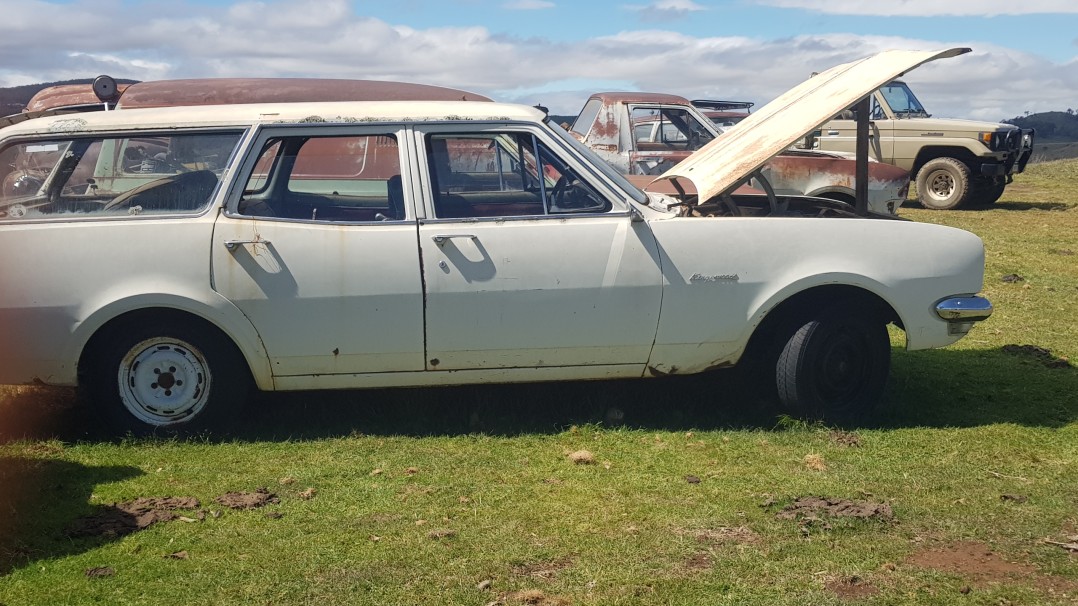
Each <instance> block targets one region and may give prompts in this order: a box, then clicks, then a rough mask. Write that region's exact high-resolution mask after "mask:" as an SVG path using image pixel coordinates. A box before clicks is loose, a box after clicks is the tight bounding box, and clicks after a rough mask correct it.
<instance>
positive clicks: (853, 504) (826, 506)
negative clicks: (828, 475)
mask: <svg viewBox="0 0 1078 606" xmlns="http://www.w3.org/2000/svg"><path fill="white" fill-rule="evenodd" d="M775 517H776V518H778V519H780V520H798V521H801V522H808V521H815V520H820V519H822V518H856V519H863V520H868V519H878V520H884V521H891V520H893V519H894V517H895V514H894V512H893V511H892V510H891V505H890V504H888V503H877V502H875V501H854V500H850V499H837V498H834V497H801V498H799V499H797V500H795V501H794V502H793V503H790V504H789V505H787V506H786V507H783V508H782V511H780V512H778V513H777V514H775Z"/></svg>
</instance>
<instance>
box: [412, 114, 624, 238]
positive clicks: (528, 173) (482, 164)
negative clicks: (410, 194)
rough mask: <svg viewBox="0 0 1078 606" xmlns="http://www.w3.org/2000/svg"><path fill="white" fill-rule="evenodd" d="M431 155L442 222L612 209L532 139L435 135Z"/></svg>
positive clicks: (513, 135) (505, 135) (430, 141)
mask: <svg viewBox="0 0 1078 606" xmlns="http://www.w3.org/2000/svg"><path fill="white" fill-rule="evenodd" d="M426 151H427V159H428V162H429V166H430V179H431V183H430V189H431V191H432V192H433V193H434V212H435V216H436V217H438V218H463V217H514V216H536V215H539V216H541V215H551V214H570V213H595V212H605V211H607V210H609V209H610V203H609V201H607V200H606V199H605V198H604V197H603V196H601V195H600V194H599V193H598V192H597V191H596V190H595V189H594V188H593V187H592V186H591V185H589V184H588V183H586V182H585V181H584V180H582V179H580V177H579V176H578V175H577V174H576V172H575V171H574V170H573V169H572V168H571V167H569V166H568V165H567V164H566V163H565V162H564V161H563V160H562V159H561V158H559V157H558V156H557V155H556V154H554V153H553V152H552V151H551V150H550V149H549V148H548V147H547V146H546V145H544V144H543V143H542V142H540V141H539V140H538V139H537V138H536V137H535V136H534V135H532V134H528V133H509V132H506V133H491V132H483V133H475V134H471V133H468V134H462V133H454V134H431V135H427V138H426Z"/></svg>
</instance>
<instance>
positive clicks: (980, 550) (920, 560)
mask: <svg viewBox="0 0 1078 606" xmlns="http://www.w3.org/2000/svg"><path fill="white" fill-rule="evenodd" d="M906 561H907V563H909V564H911V565H913V566H917V567H920V568H930V569H932V570H938V571H940V572H946V573H949V574H954V575H957V576H960V577H962V579H963V580H965V581H967V582H971V583H973V584H975V585H984V584H987V583H990V582H994V583H1005V582H1007V581H1008V580H1012V579H1017V578H1020V577H1024V578H1027V579H1029V578H1030V577H1033V576H1035V575H1037V569H1036V568H1034V567H1032V566H1030V565H1028V564H1019V563H1015V562H1008V561H1006V560H1004V559H1003V558H1002V557H1001V556H1000V555H999V554H998V553H996V552H994V551H992V548H991V547H989V546H988V545H985V544H984V543H980V542H976V541H962V542H958V543H952V544H950V545H946V546H944V547H935V548H932V549H924V550H921V551H918V552H917V553H914V554H913V555H911V556H910V557H909V558H908V559H907V560H906Z"/></svg>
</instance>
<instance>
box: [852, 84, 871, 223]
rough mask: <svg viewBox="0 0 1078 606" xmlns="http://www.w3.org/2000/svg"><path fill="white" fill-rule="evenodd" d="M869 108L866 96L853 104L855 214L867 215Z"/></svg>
mask: <svg viewBox="0 0 1078 606" xmlns="http://www.w3.org/2000/svg"><path fill="white" fill-rule="evenodd" d="M870 108H871V104H870V103H869V98H868V97H865V98H864V99H861V100H860V101H858V102H857V105H855V106H854V110H855V111H856V112H857V155H856V158H855V163H856V172H855V180H854V186H853V187H854V189H853V191H854V197H855V198H856V206H857V214H859V215H861V216H866V215H868V126H869V123H868V122H869V121H868V112H869V110H870Z"/></svg>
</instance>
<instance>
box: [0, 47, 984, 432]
mask: <svg viewBox="0 0 1078 606" xmlns="http://www.w3.org/2000/svg"><path fill="white" fill-rule="evenodd" d="M960 52H962V51H961V49H956V50H953V51H944V52H940V53H936V52H912V51H901V52H900V51H890V52H888V53H883V54H881V55H877V56H875V57H871V58H868V59H865V60H862V61H858V62H854V63H850V64H846V65H842V66H838V67H836V68H833V69H831V70H829V71H827V72H824V73H822V74H820V75H818V76H815V77H814V78H812V79H811V80H809V81H807V82H806V83H804V84H802V85H800V86H798V87H797V88H795V89H793V90H792V91H790V92H789V93H787V94H786V95H784V96H783V97H781V98H780V99H778V100H776V102H774V103H772V104H770V105H768V106H767V107H764V108H762V109H761V110H759V111H758V112H755V113H753V114H752V115H751V116H750V117H749V118H747V119H746V120H745V121H744V122H743V123H742V124H740V125H739V126H738V127H737V128H736V129H733V130H731V132H730V133H727V135H725V136H723V137H721V138H719V139H717V140H716V141H714V142H712V143H711V144H710V145H708V146H707V147H705V148H704V149H702V150H700V151H699V152H697V153H696V154H694V155H693V156H692V157H690V158H689V159H688V160H687V161H685V162H683V163H681V164H679V165H677V166H675V167H674V168H673V169H672V170H671V171H669V172H668V173H667V174H665V175H663V176H662V177H660V180H661V181H660V184H661V183H662V182H663V181H672V183H673V186H674V189H676V190H678V191H682V192H684V191H685V190H684V189H683V188H682V187H681V185H679V183H684V180H685V179H691V181H692V183H693V185H694V187H693V188H692V189H693V192H696V193H693V194H684V193H683V194H682V195H678V196H670V195H666V194H662V193H649V192H646V191H642V190H640V189H637V188H636V187H634V186H632V185H631V184H629V183H628V182H627V181H625V179H623V178H622V177H621V176H620V175H618V174H617V173H616V172H614V171H613V170H612V169H611V168H609V167H608V166H607V165H606V163H605V162H603V161H602V160H600V159H598V158H597V157H595V156H594V155H592V154H591V153H590V152H589V151H588V150H586V149H584V148H583V147H582V146H580V144H578V143H577V142H576V141H575V140H573V139H572V138H571V137H570V136H569V135H568V134H567V133H565V132H564V131H563V130H562V129H561V128H558V127H557V126H556V125H553V126H552V125H549V124H547V123H546V121H545V115H544V114H543V113H541V112H540V111H539V110H536V109H534V108H530V107H523V106H516V105H505V104H497V103H488V102H475V101H452V102H446V101H439V102H429V101H427V102H423V101H387V102H346V103H339V102H335V103H289V104H257V105H228V106H211V107H173V108H160V109H119V110H115V111H105V112H95V113H87V114H72V115H64V116H51V117H42V118H36V119H31V120H27V121H24V122H21V123H18V124H14V125H11V126H8V127H6V128H3V129H0V186H2V189H0V258H2V259H3V265H2V269H0V272H2V273H0V281H2V288H0V383H9V384H11V383H36V382H40V383H46V384H51V385H68V386H71V385H78V386H79V387H80V388H82V389H85V390H87V392H88V393H89V395H90V397H91V401H92V402H93V404H94V406H96V410H97V411H98V413H99V414H100V416H101V417H102V418H103V419H105V420H107V421H109V422H110V423H111V424H112V425H113V426H114V427H116V428H118V429H120V430H122V431H123V430H129V431H133V432H136V433H146V432H152V431H154V430H156V429H169V430H178V429H182V430H190V429H199V428H205V427H214V426H221V425H224V424H226V423H227V422H228V421H229V420H230V419H233V418H234V417H235V416H236V413H237V411H238V410H239V408H240V406H241V405H242V403H243V402H244V400H245V397H246V396H247V394H248V392H249V390H250V389H251V388H257V389H260V390H300V389H337V388H364V387H387V386H417V385H451V384H462V383H485V382H526V381H550V380H569V379H604V378H616V377H657V376H665V375H673V374H685V373H698V372H702V371H705V370H708V369H713V368H719V367H727V366H732V365H734V364H737V363H742V362H745V363H751V364H754V365H757V366H758V367H759V368H761V369H763V370H764V372H765V373H766V374H767V375H768V376H769V377H770V380H769V382H770V383H771V389H772V390H773V391H774V392H775V393H776V395H777V396H778V397H779V398H780V399H781V401H782V402H784V403H785V404H786V405H787V406H789V407H791V408H792V409H794V410H795V411H799V412H803V413H809V414H820V413H822V414H825V415H832V416H834V417H836V418H841V417H843V416H846V415H854V414H857V413H860V412H862V411H865V410H868V409H869V408H870V407H871V406H872V405H873V403H874V402H875V401H876V400H877V399H878V397H879V396H880V394H881V393H882V390H883V389H884V386H885V382H886V378H887V375H888V372H889V368H890V352H891V346H890V340H889V336H888V332H887V330H886V326H887V325H888V324H890V323H894V324H896V325H897V326H899V327H901V328H902V329H904V331H905V335H906V345H907V348H908V349H923V348H931V347H941V346H945V345H948V344H950V343H953V342H954V341H956V340H958V339H959V338H961V337H962V336H963V335H964V334H966V333H967V332H968V331H969V330H970V328H971V327H972V326H973V324H974V323H975V322H976V321H978V320H982V319H985V318H987V317H988V315H989V314H990V313H991V305H990V304H989V303H988V302H987V301H986V300H985V299H983V298H981V297H978V296H976V294H977V293H978V292H979V290H980V289H981V286H982V279H983V271H984V249H983V245H982V243H981V241H980V240H979V239H978V238H977V237H976V236H974V235H972V234H970V233H967V232H964V231H961V230H957V229H952V228H948V227H942V226H937V225H927V224H919V223H913V222H909V221H904V220H900V219H894V218H879V217H872V216H861V215H859V214H858V213H857V212H855V211H854V208H853V207H851V206H849V205H846V204H843V203H840V202H835V201H831V200H822V199H814V198H799V197H789V196H777V195H775V194H774V193H773V192H767V195H759V194H758V193H757V194H755V195H752V194H745V193H741V192H738V191H737V190H738V187H739V186H740V185H742V184H743V183H745V182H746V181H747V180H748V179H749V178H750V177H751V176H752V175H753V174H754V173H755V172H756V171H757V169H758V168H759V166H760V165H762V164H763V163H764V162H765V161H766V160H767V159H768V158H769V157H770V156H771V155H773V154H775V153H778V152H779V151H781V150H783V149H785V148H786V147H788V146H789V145H790V144H791V143H792V142H794V141H795V140H797V139H798V138H800V137H801V136H802V135H803V134H804V133H805V132H808V131H809V130H811V129H813V128H814V127H816V126H817V125H818V124H820V123H822V122H824V121H826V120H827V119H828V118H829V117H830V116H833V115H834V114H835V113H836V112H837V111H839V110H841V109H843V108H845V107H848V106H849V105H850V104H851V103H853V102H856V101H857V100H858V99H860V98H862V97H864V96H865V95H867V94H868V93H869V92H870V91H872V90H875V89H876V88H878V87H879V86H880V85H881V84H883V83H885V82H887V81H890V80H891V78H893V77H894V76H895V75H896V74H898V73H899V72H905V71H907V70H908V69H911V68H912V67H915V66H917V65H919V64H921V63H923V62H925V61H929V60H932V59H935V58H938V57H941V56H952V55H954V54H958V53H960ZM792 99H796V102H795V103H794V102H791V100H792ZM667 185H670V184H667ZM765 189H766V188H765ZM742 191H744V190H742ZM862 214H863V213H862Z"/></svg>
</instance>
